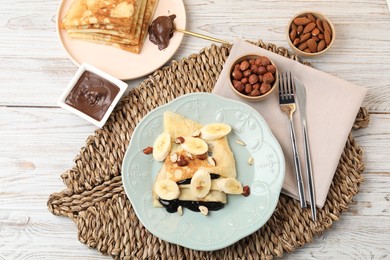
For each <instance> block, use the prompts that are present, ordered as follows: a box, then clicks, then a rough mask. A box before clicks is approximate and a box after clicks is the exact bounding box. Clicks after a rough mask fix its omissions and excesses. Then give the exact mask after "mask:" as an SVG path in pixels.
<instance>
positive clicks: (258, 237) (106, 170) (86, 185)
mask: <svg viewBox="0 0 390 260" xmlns="http://www.w3.org/2000/svg"><path fill="white" fill-rule="evenodd" d="M254 44H256V45H258V46H260V47H262V48H266V49H268V50H270V51H273V52H276V53H278V54H280V55H283V56H285V57H288V58H291V59H295V60H298V59H297V57H296V56H295V55H293V54H291V53H290V52H289V51H288V50H287V49H285V48H282V47H276V46H275V45H273V44H264V43H263V42H262V41H258V42H256V43H254ZM230 47H231V45H222V46H216V45H211V46H210V47H209V48H204V49H203V50H201V51H200V53H199V54H193V55H191V56H189V57H187V58H184V59H182V60H180V61H173V62H172V64H171V65H170V66H167V67H164V68H162V69H160V70H157V71H156V72H154V73H153V75H151V76H149V77H148V78H147V79H146V80H144V81H143V82H142V83H141V84H140V85H139V86H138V87H137V88H135V89H133V90H131V91H130V93H129V94H128V95H127V96H126V97H124V98H123V100H122V102H121V104H120V105H119V106H118V107H117V108H116V109H115V110H114V112H113V114H112V115H111V117H110V118H109V120H108V122H107V124H106V125H105V126H104V127H103V129H99V130H97V131H96V132H95V134H94V135H91V136H90V137H89V138H88V139H87V141H86V144H85V147H83V148H82V149H81V151H80V153H79V154H78V155H77V156H76V158H75V166H74V167H73V168H72V169H71V170H68V171H66V172H65V173H64V174H62V175H61V177H62V179H63V181H64V183H65V185H66V187H67V188H66V189H65V190H63V191H62V192H60V193H53V194H51V195H50V198H49V200H48V207H49V210H50V211H51V212H52V213H53V214H55V215H61V216H67V217H69V218H71V219H72V220H73V221H74V222H75V223H76V225H77V228H78V238H79V240H80V241H81V242H82V243H85V244H86V245H88V246H89V247H92V248H96V249H98V250H99V251H100V252H102V253H103V254H107V255H111V256H113V257H114V258H120V259H145V258H148V259H242V258H245V259H259V258H261V259H269V258H272V257H273V256H282V255H283V252H292V251H293V250H294V249H295V248H297V247H301V246H303V245H304V244H305V243H309V242H311V241H312V239H313V236H314V235H317V234H321V233H322V232H323V231H324V230H327V229H330V228H331V226H332V223H333V221H337V220H338V219H339V216H340V213H341V212H343V211H345V210H346V209H347V208H348V204H350V203H351V201H352V198H353V196H354V195H356V194H357V193H358V188H359V185H360V183H361V182H362V181H363V176H362V172H363V168H364V163H363V158H362V149H361V148H360V147H359V145H358V144H357V143H356V141H355V140H354V138H353V137H352V134H350V135H349V138H348V140H347V142H346V145H345V148H344V151H343V154H342V156H341V158H340V162H339V165H338V167H337V171H336V173H335V176H334V179H333V182H332V185H331V187H330V190H329V194H328V197H327V200H326V203H325V206H324V207H323V208H322V209H319V210H318V220H317V221H316V222H313V221H312V220H311V217H310V209H301V208H300V206H299V203H298V202H297V201H296V200H293V199H291V198H290V197H287V196H285V195H281V196H280V199H279V202H278V205H277V208H276V210H275V212H274V214H273V215H272V217H271V218H270V219H269V221H268V222H267V223H266V225H264V226H263V227H262V228H261V229H259V230H258V231H256V232H255V233H254V234H252V235H250V236H248V237H246V238H244V239H242V240H240V241H238V242H237V243H235V244H233V245H231V246H229V247H227V248H224V249H221V250H217V251H213V252H202V251H194V250H191V249H187V248H184V247H181V246H178V245H174V244H170V243H168V242H165V241H162V240H160V239H158V238H157V237H155V236H153V235H152V234H151V233H149V232H148V231H147V230H146V229H145V228H144V227H143V226H142V224H141V223H140V221H139V220H138V218H137V216H136V214H135V213H134V210H133V208H132V206H131V204H130V202H129V200H128V199H127V197H126V195H125V192H124V190H123V185H122V178H121V172H120V169H121V164H122V159H123V157H124V154H125V151H126V148H127V146H128V144H129V141H130V138H131V136H132V133H133V130H134V128H135V126H136V125H137V123H138V122H139V121H140V120H141V119H142V118H143V117H144V116H145V115H146V114H147V113H148V112H149V111H151V110H152V109H154V108H156V107H158V106H160V105H162V104H165V103H167V102H169V101H171V100H173V99H175V98H176V97H178V96H181V95H183V94H186V93H191V92H211V90H212V88H213V86H214V84H215V82H216V80H217V78H218V76H219V73H220V72H221V70H222V67H223V64H224V62H225V60H226V59H227V57H228V54H229V50H230ZM368 121H369V117H368V113H367V111H366V110H365V109H364V108H361V109H360V111H359V114H358V115H357V118H356V121H355V125H354V128H361V127H366V126H367V124H368Z"/></svg>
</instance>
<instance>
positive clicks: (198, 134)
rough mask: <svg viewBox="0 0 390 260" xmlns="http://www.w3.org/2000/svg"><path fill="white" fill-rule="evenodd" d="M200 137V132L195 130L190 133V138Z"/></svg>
mask: <svg viewBox="0 0 390 260" xmlns="http://www.w3.org/2000/svg"><path fill="white" fill-rule="evenodd" d="M199 136H200V131H199V130H195V131H194V132H193V133H192V137H199Z"/></svg>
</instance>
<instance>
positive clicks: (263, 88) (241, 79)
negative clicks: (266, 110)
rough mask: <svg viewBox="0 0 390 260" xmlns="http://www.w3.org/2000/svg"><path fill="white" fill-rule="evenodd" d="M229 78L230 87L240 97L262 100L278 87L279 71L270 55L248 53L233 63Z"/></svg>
mask: <svg viewBox="0 0 390 260" xmlns="http://www.w3.org/2000/svg"><path fill="white" fill-rule="evenodd" d="M229 78H230V87H231V88H232V90H233V92H234V93H236V94H237V95H238V96H239V97H241V98H243V99H246V100H249V101H260V100H263V99H265V98H266V97H268V96H269V95H270V94H271V93H272V92H273V91H274V90H275V89H276V88H277V82H278V73H277V68H276V66H275V64H274V63H273V62H272V61H271V60H270V59H269V58H268V57H266V56H262V55H258V54H248V55H245V56H241V57H239V58H238V59H237V60H236V61H235V62H233V63H232V65H231V67H230V69H229Z"/></svg>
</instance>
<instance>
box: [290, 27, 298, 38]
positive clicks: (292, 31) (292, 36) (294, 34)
mask: <svg viewBox="0 0 390 260" xmlns="http://www.w3.org/2000/svg"><path fill="white" fill-rule="evenodd" d="M296 37H297V31H296V30H294V29H292V30H291V32H290V39H291V41H294V40H295V38H296Z"/></svg>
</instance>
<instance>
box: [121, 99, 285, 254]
mask: <svg viewBox="0 0 390 260" xmlns="http://www.w3.org/2000/svg"><path fill="white" fill-rule="evenodd" d="M165 111H173V112H176V113H178V114H181V115H183V116H186V117H188V118H191V119H193V120H195V121H198V122H199V123H201V124H207V123H214V122H224V123H227V124H229V125H230V126H232V132H231V133H230V134H229V136H228V140H229V144H230V147H231V149H232V151H233V153H234V156H235V160H236V168H237V179H238V180H240V181H241V183H242V184H243V185H248V186H250V190H251V194H250V196H249V197H244V196H242V195H228V202H227V204H226V205H225V207H224V208H223V209H221V210H219V211H210V212H209V215H207V216H203V215H202V214H200V213H199V212H192V211H190V210H188V209H186V208H184V209H183V215H182V216H179V215H178V214H177V213H168V212H167V211H166V210H165V209H164V208H155V207H153V203H152V187H153V184H154V180H155V178H156V175H157V173H158V171H159V169H160V168H161V166H162V162H157V161H154V160H153V157H152V156H151V155H145V154H143V152H142V150H143V149H144V148H145V147H147V146H152V145H153V142H154V140H155V139H156V137H157V136H158V135H159V134H160V133H162V132H163V113H164V112H165ZM238 139H240V140H242V141H244V142H245V143H246V146H242V145H239V144H237V143H236V140H238ZM250 156H253V158H254V162H255V163H254V165H252V166H251V165H249V164H248V159H249V157H250ZM284 172H285V163H284V157H283V152H282V149H281V147H280V145H279V143H278V141H277V140H276V138H275V137H274V136H273V134H272V132H271V130H270V128H269V126H268V124H267V123H266V122H265V121H264V119H263V118H262V117H261V115H260V114H259V113H258V112H257V111H256V110H254V109H253V108H252V107H250V106H248V105H246V104H244V103H241V102H239V101H235V100H231V99H226V98H223V97H220V96H216V95H213V94H209V93H193V94H187V95H184V96H181V97H179V98H177V99H175V100H173V101H172V102H170V103H168V104H166V105H164V106H161V107H159V108H156V109H155V110H153V111H151V112H150V113H148V114H147V115H146V116H145V117H144V118H143V119H142V120H141V121H140V122H139V124H138V125H137V127H136V128H135V130H134V133H133V136H132V138H131V141H130V145H129V147H128V149H127V151H126V154H125V158H124V161H123V164H122V178H123V185H124V188H125V192H126V194H127V197H128V198H129V199H130V202H131V204H132V205H133V208H134V211H135V213H136V214H137V216H138V218H139V220H140V221H141V223H142V224H143V225H144V226H145V227H146V229H148V230H149V231H150V232H151V233H152V234H153V235H155V236H157V237H159V238H160V239H163V240H165V241H168V242H170V243H174V244H178V245H181V246H184V247H187V248H191V249H195V250H203V251H211V250H217V249H221V248H224V247H227V246H229V245H231V244H233V243H235V242H237V241H238V240H240V239H241V238H244V237H246V236H248V235H250V234H252V233H253V232H255V231H257V230H258V229H259V228H261V227H262V226H263V225H264V224H265V223H266V222H267V220H268V219H269V218H270V217H271V215H272V214H273V212H274V210H275V207H276V204H277V202H278V199H279V195H280V191H281V188H282V184H283V180H284Z"/></svg>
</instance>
